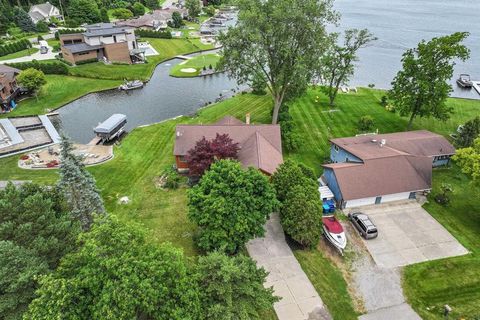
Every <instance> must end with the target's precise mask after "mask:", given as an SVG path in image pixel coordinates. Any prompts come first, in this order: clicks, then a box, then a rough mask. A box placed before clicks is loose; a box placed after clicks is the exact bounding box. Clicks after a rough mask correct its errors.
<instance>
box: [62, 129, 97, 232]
mask: <svg viewBox="0 0 480 320" xmlns="http://www.w3.org/2000/svg"><path fill="white" fill-rule="evenodd" d="M60 148H61V150H60V181H59V182H58V186H59V187H60V189H61V190H62V191H63V192H64V193H65V198H66V200H67V204H68V206H69V208H70V211H71V213H72V215H73V216H74V217H75V218H76V219H78V221H79V222H80V223H81V225H82V229H83V230H88V229H90V227H91V225H92V223H93V219H94V215H95V214H104V213H105V208H104V206H103V200H102V198H101V197H100V192H99V191H98V189H97V186H96V183H95V178H93V176H92V175H91V174H90V173H89V172H88V171H87V170H86V169H85V166H84V165H83V162H82V159H81V158H80V157H79V156H77V155H75V154H74V153H73V144H72V142H71V141H70V139H69V138H68V137H67V136H65V135H64V134H62V135H61V142H60Z"/></svg>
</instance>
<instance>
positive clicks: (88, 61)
mask: <svg viewBox="0 0 480 320" xmlns="http://www.w3.org/2000/svg"><path fill="white" fill-rule="evenodd" d="M92 62H98V59H97V58H92V59H87V60H82V61H77V62H75V64H76V65H77V66H79V65H81V64H87V63H92Z"/></svg>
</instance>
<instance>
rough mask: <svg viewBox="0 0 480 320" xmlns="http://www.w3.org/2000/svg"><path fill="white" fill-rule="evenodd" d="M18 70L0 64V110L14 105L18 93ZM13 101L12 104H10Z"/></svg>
mask: <svg viewBox="0 0 480 320" xmlns="http://www.w3.org/2000/svg"><path fill="white" fill-rule="evenodd" d="M19 73H20V70H18V69H16V68H12V67H9V66H6V65H2V64H0V112H3V111H8V110H10V108H11V107H13V106H15V98H16V96H17V95H18V94H19V93H20V87H19V85H18V84H17V75H18V74H19ZM12 102H13V104H12Z"/></svg>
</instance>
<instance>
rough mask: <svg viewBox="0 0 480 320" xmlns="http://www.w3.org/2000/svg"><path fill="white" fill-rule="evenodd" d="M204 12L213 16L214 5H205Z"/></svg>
mask: <svg viewBox="0 0 480 320" xmlns="http://www.w3.org/2000/svg"><path fill="white" fill-rule="evenodd" d="M203 12H205V14H206V15H207V16H210V17H211V16H213V15H215V7H214V6H212V5H208V6H206V7H203Z"/></svg>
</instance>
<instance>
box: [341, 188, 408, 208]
mask: <svg viewBox="0 0 480 320" xmlns="http://www.w3.org/2000/svg"><path fill="white" fill-rule="evenodd" d="M415 194H416V192H400V193H393V194H387V195H382V196H378V197H369V198H362V199H354V200H348V201H345V202H344V205H345V208H354V207H361V206H368V205H371V204H380V203H386V202H392V201H400V200H407V199H414V198H415Z"/></svg>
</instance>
